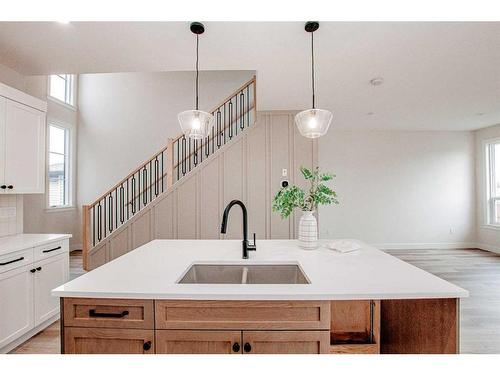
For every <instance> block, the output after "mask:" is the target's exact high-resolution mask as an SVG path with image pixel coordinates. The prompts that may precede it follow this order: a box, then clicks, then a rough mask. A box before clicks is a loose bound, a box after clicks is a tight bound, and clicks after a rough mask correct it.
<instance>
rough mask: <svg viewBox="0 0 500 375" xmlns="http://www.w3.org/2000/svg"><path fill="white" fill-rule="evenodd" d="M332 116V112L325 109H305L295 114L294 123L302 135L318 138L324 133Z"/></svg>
mask: <svg viewBox="0 0 500 375" xmlns="http://www.w3.org/2000/svg"><path fill="white" fill-rule="evenodd" d="M332 118H333V114H332V112H330V111H327V110H325V109H315V108H313V109H306V110H305V111H302V112H299V113H297V114H296V115H295V124H296V125H297V128H298V129H299V132H300V134H301V135H302V136H304V137H306V138H318V137H321V136H322V135H325V134H326V132H327V131H328V128H329V127H330V123H331V122H332Z"/></svg>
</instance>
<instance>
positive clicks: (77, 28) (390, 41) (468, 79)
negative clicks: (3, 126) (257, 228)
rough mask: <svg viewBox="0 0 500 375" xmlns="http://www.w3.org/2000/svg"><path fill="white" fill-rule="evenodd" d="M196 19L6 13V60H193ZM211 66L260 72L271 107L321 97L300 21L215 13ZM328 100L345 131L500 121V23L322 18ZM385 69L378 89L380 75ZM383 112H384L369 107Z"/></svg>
mask: <svg viewBox="0 0 500 375" xmlns="http://www.w3.org/2000/svg"><path fill="white" fill-rule="evenodd" d="M188 25H189V23H188V22H150V23H146V22H134V23H130V22H103V23H96V22H75V23H71V24H59V23H35V22H0V63H1V64H4V65H7V66H9V67H11V68H13V69H15V70H17V71H19V72H20V73H22V74H26V75H32V74H47V73H55V72H62V73H63V72H68V73H69V72H72V73H89V72H126V71H176V70H193V66H194V37H193V35H192V34H191V33H190V32H189V29H188ZM205 26H206V33H205V34H204V35H203V36H202V37H201V42H200V43H201V44H200V54H201V55H200V64H201V65H200V66H201V69H204V70H256V71H257V77H258V104H259V109H261V110H279V109H303V108H306V107H309V106H310V103H311V99H310V66H309V64H310V37H309V35H308V34H307V33H306V32H305V31H304V30H303V24H302V23H298V22H274V23H265V22H245V23H241V22H238V23H236V22H234V23H230V22H207V23H205ZM315 46H316V62H317V65H316V72H317V74H316V77H317V79H316V87H317V107H320V108H325V109H329V110H332V111H333V112H334V116H335V117H334V126H335V127H336V128H340V129H414V130H429V129H430V130H471V129H477V128H480V127H484V126H489V125H493V124H496V123H500V23H499V22H497V23H495V22H491V23H476V22H469V23H463V22H462V23H458V22H457V23H445V22H436V23H428V22H414V23H403V22H401V23H390V22H385V23H384V22H371V23H366V22H365V23H362V22H344V23H342V22H322V23H321V27H320V29H319V30H318V31H317V32H316V33H315ZM374 77H383V78H384V84H383V85H381V86H377V87H373V86H371V85H370V84H369V81H370V79H372V78H374ZM369 113H373V114H369Z"/></svg>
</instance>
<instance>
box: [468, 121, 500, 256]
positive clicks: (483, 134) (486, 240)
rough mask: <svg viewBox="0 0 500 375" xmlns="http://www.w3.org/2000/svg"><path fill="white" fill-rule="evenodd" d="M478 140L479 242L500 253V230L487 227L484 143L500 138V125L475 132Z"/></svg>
mask: <svg viewBox="0 0 500 375" xmlns="http://www.w3.org/2000/svg"><path fill="white" fill-rule="evenodd" d="M474 133H475V138H476V171H477V172H476V187H477V191H476V195H477V205H476V220H477V242H478V243H479V244H481V248H483V249H486V250H491V251H495V252H500V229H499V228H493V227H489V226H486V199H487V198H486V197H487V195H486V189H487V188H486V165H485V157H484V145H483V142H484V141H485V140H488V139H492V138H498V137H500V125H495V126H491V127H488V128H484V129H480V130H477V131H475V132H474Z"/></svg>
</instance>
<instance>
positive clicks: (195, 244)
mask: <svg viewBox="0 0 500 375" xmlns="http://www.w3.org/2000/svg"><path fill="white" fill-rule="evenodd" d="M357 242H358V243H359V244H361V245H362V248H361V249H360V250H357V251H355V252H351V253H344V254H341V253H338V252H335V251H332V250H328V249H326V248H324V247H321V248H319V249H317V250H312V251H311V250H302V249H300V248H299V247H298V245H297V241H295V240H260V241H259V240H258V241H257V251H256V252H250V253H249V256H250V259H246V260H244V259H241V241H239V240H154V241H151V242H149V243H147V244H145V245H143V246H141V247H139V248H137V249H136V250H134V251H132V252H130V253H128V254H126V255H123V256H121V257H119V258H117V259H115V260H113V261H111V262H109V263H107V264H105V265H103V266H101V267H99V268H97V269H95V270H93V271H91V272H88V273H86V274H84V275H82V276H80V277H78V278H77V279H75V280H72V281H70V282H68V283H66V284H64V285H62V286H60V287H58V288H56V289H54V290H53V292H52V294H53V295H54V296H58V297H89V298H138V299H140V298H144V299H195V300H196V299H197V300H356V299H411V298H460V297H467V296H468V295H469V293H468V292H467V291H466V290H464V289H462V288H460V287H458V286H456V285H453V284H451V283H449V282H447V281H445V280H442V279H440V278H438V277H436V276H434V275H432V274H430V273H428V272H426V271H423V270H421V269H419V268H417V267H414V266H412V265H410V264H408V263H405V262H403V261H401V260H399V259H397V258H395V257H393V256H391V255H389V254H386V253H384V252H382V251H380V250H378V249H376V248H374V247H371V246H368V245H366V244H364V243H361V242H359V241H357ZM194 263H205V264H214V263H215V264H219V263H225V264H247V265H248V264H283V263H294V264H299V265H300V267H301V268H302V270H303V271H304V273H305V274H306V276H307V277H308V279H309V280H310V282H311V283H310V284H286V285H284V284H178V283H177V281H178V280H179V279H180V278H181V276H182V275H183V274H184V273H185V271H186V270H187V269H188V268H189V267H190V266H191V265H192V264H194Z"/></svg>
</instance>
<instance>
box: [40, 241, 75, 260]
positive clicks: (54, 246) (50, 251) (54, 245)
mask: <svg viewBox="0 0 500 375" xmlns="http://www.w3.org/2000/svg"><path fill="white" fill-rule="evenodd" d="M68 247H69V245H68V240H63V241H55V242H51V243H48V244H45V245H41V246H37V247H35V262H36V261H38V260H41V259H46V258H49V257H52V256H54V255H58V254H62V253H67V252H68V251H69V248H68Z"/></svg>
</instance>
